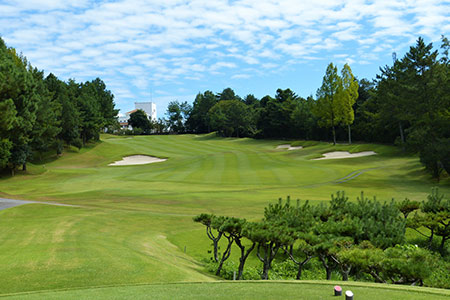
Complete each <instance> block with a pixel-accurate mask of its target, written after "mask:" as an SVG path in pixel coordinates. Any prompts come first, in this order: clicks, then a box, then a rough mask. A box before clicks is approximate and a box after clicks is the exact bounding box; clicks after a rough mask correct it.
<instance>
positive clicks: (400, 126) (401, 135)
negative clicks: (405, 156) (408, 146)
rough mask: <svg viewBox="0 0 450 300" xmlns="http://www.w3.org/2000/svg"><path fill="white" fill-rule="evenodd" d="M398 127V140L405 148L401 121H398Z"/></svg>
mask: <svg viewBox="0 0 450 300" xmlns="http://www.w3.org/2000/svg"><path fill="white" fill-rule="evenodd" d="M398 128H399V129H400V140H401V142H402V147H403V149H404V148H405V135H404V134H403V127H402V122H400V121H399V122H398Z"/></svg>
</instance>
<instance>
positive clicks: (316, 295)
mask: <svg viewBox="0 0 450 300" xmlns="http://www.w3.org/2000/svg"><path fill="white" fill-rule="evenodd" d="M281 144H286V141H276V140H273V141H267V140H253V139H231V138H228V139H223V138H217V137H215V136H214V135H212V134H210V135H198V136H197V135H167V136H134V137H131V138H130V137H117V136H111V135H104V136H102V140H101V142H98V143H96V144H92V145H90V146H89V147H86V148H83V149H82V150H80V151H78V150H74V149H72V150H68V151H66V152H65V153H64V154H63V155H62V156H61V157H59V158H56V157H50V158H48V159H47V160H46V161H44V162H39V163H36V164H30V165H29V166H28V171H27V173H26V174H22V173H21V172H19V173H18V174H17V175H16V176H14V177H9V176H4V177H2V178H0V198H8V199H22V200H33V201H42V202H50V203H51V202H53V203H60V204H70V205H72V206H53V205H49V204H40V203H31V204H26V205H21V206H15V207H11V208H8V209H4V210H0V265H1V268H0V298H1V299H3V298H4V299H127V298H128V299H144V298H151V295H154V298H156V299H174V298H177V297H181V296H182V297H183V298H186V299H223V298H238V297H239V295H241V297H240V298H241V299H286V298H294V297H297V298H298V299H328V298H332V282H326V281H323V282H319V281H317V282H303V281H302V282H294V281H292V282H285V281H284V282H273V281H272V282H261V281H257V282H239V283H234V282H219V281H218V280H219V278H217V277H215V276H212V275H211V274H209V273H207V272H206V270H205V269H204V267H203V265H202V263H201V259H202V258H205V257H207V256H208V253H207V250H208V249H209V248H210V243H209V240H208V239H207V237H206V234H205V232H204V227H203V226H201V225H199V224H197V223H194V222H193V221H192V218H193V217H194V216H195V215H198V214H200V213H204V212H206V213H215V214H218V215H228V216H236V217H245V218H246V219H248V220H259V219H261V217H262V213H263V210H264V207H265V206H266V205H267V204H268V203H271V202H272V203H273V202H275V201H277V199H278V198H279V197H283V198H285V197H286V196H287V195H290V197H291V198H292V199H297V198H299V199H301V200H310V201H311V202H312V203H318V202H321V201H329V199H330V195H331V194H332V193H336V191H339V190H344V191H345V192H346V194H347V195H348V196H349V198H350V200H351V201H354V200H356V197H357V196H359V195H360V193H361V191H364V194H365V195H366V196H367V197H373V196H376V198H377V199H378V200H379V201H391V199H392V198H394V199H395V200H400V201H401V200H403V199H404V198H405V197H407V198H409V199H411V200H418V201H422V200H424V199H425V198H426V196H427V195H428V194H429V192H430V190H431V188H432V187H434V186H438V187H439V190H440V192H441V193H443V194H446V195H448V194H449V193H450V181H449V179H448V178H444V179H443V180H441V182H439V183H438V182H436V181H433V180H432V179H430V177H429V175H427V174H426V173H425V172H424V170H423V167H422V166H421V165H420V162H419V160H418V158H417V157H416V156H408V155H405V154H403V153H402V152H401V151H400V150H399V149H397V148H394V147H391V146H385V145H376V144H354V145H337V146H333V145H331V144H328V143H316V144H314V143H305V145H304V148H303V149H298V150H293V151H287V150H286V149H277V146H278V145H281ZM333 151H349V152H350V153H357V152H363V151H375V152H376V155H371V156H367V157H356V158H348V159H333V160H312V159H314V158H319V157H321V156H322V154H323V153H328V152H333ZM132 155H148V156H152V157H157V158H161V159H167V160H166V161H162V162H158V163H151V164H143V165H131V166H126V165H124V166H108V165H109V164H111V163H113V162H115V161H120V160H121V159H122V158H123V157H127V156H132ZM235 252H236V251H235ZM234 255H237V254H232V257H231V259H233V258H234V259H235V258H236V257H235V256H234ZM250 260H252V258H251V259H250ZM253 261H254V262H253V263H254V264H255V265H256V264H257V263H256V259H254V258H253ZM250 263H251V262H250ZM341 284H342V285H343V286H345V284H347V285H349V286H351V287H352V290H353V291H354V292H355V299H445V298H447V299H448V297H449V293H448V291H446V290H439V289H429V288H419V287H398V288H397V287H396V286H393V287H391V286H387V285H376V284H372V283H353V282H352V283H341ZM17 293H19V294H17ZM356 295H358V296H357V297H356ZM299 297H303V298H299Z"/></svg>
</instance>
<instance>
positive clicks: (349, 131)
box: [347, 124, 352, 145]
mask: <svg viewBox="0 0 450 300" xmlns="http://www.w3.org/2000/svg"><path fill="white" fill-rule="evenodd" d="M347 127H348V144H349V145H351V144H352V130H351V129H350V124H348V125H347Z"/></svg>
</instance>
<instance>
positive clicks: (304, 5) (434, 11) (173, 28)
mask: <svg viewBox="0 0 450 300" xmlns="http://www.w3.org/2000/svg"><path fill="white" fill-rule="evenodd" d="M449 13H450V8H449V5H448V1H445V0H442V1H439V0H411V1H405V0H373V1H366V0H303V1H298V0H264V1H261V0H235V1H222V0H192V1H186V0H152V1H145V0H109V1H101V2H92V1H89V0H78V1H66V0H21V1H15V0H6V1H5V0H4V1H2V2H1V4H0V28H1V32H0V34H1V35H2V37H3V38H4V39H5V41H6V42H7V43H8V45H10V46H13V47H17V48H18V49H19V50H20V51H23V53H24V54H25V55H26V56H27V57H28V58H29V59H30V60H31V62H32V64H33V65H36V66H37V67H38V68H40V69H45V70H46V71H48V72H56V71H57V72H58V74H59V75H60V76H62V77H63V79H67V78H69V77H74V76H80V80H81V78H82V79H83V80H84V79H89V78H87V77H89V76H92V77H96V76H98V74H108V75H109V76H111V78H113V77H115V78H116V82H126V83H128V84H131V85H133V86H134V87H135V88H136V89H134V90H133V89H130V88H126V87H125V86H124V85H118V84H115V85H114V87H113V88H111V89H112V91H113V93H114V94H116V99H117V101H121V100H119V98H122V97H123V99H131V98H133V97H132V96H133V94H136V93H137V94H139V93H142V92H144V90H146V89H148V88H149V87H151V86H163V85H165V84H166V85H167V84H171V85H173V84H175V85H176V84H179V82H180V81H182V80H186V79H187V80H193V81H196V80H200V79H204V78H209V77H210V76H214V75H221V76H222V75H225V74H227V76H229V77H234V78H244V77H239V76H248V75H247V74H249V72H247V71H245V72H243V70H245V69H246V68H251V69H252V70H254V71H253V72H252V73H251V74H252V76H253V74H257V73H258V71H260V70H261V69H264V70H265V72H262V73H264V74H267V73H266V72H279V68H278V66H283V65H284V66H289V65H293V64H299V63H308V62H311V61H313V60H317V59H323V58H326V59H328V58H327V57H333V55H334V54H335V51H338V52H339V53H341V52H345V53H349V55H348V56H346V57H341V58H340V59H341V60H346V61H347V62H354V63H359V64H363V63H370V62H373V61H377V60H378V59H379V57H380V54H381V53H384V52H390V51H397V50H396V49H401V47H404V45H407V44H408V43H410V42H411V41H414V40H415V38H417V35H419V34H420V35H423V36H425V37H428V38H430V39H431V40H432V41H437V40H439V38H440V35H441V34H446V33H448V32H449V31H450V24H449V21H448V20H449ZM336 58H338V57H336ZM338 59H339V58H338ZM236 69H239V71H238V72H236ZM55 70H56V71H55ZM257 75H258V76H259V74H257Z"/></svg>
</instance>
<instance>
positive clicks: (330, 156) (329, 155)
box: [313, 151, 377, 160]
mask: <svg viewBox="0 0 450 300" xmlns="http://www.w3.org/2000/svg"><path fill="white" fill-rule="evenodd" d="M375 154H377V153H376V152H374V151H363V152H358V153H350V152H348V151H334V152H329V153H324V154H322V155H323V156H324V157H321V158H315V159H313V160H321V159H340V158H353V157H361V156H370V155H375Z"/></svg>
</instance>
